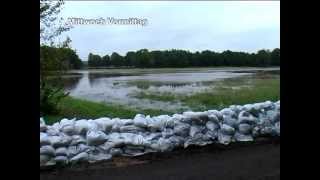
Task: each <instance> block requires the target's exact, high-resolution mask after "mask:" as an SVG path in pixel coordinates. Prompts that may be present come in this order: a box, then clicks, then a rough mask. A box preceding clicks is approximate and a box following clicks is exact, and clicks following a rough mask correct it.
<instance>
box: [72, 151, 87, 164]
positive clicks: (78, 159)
mask: <svg viewBox="0 0 320 180" xmlns="http://www.w3.org/2000/svg"><path fill="white" fill-rule="evenodd" d="M88 159H89V154H88V153H86V152H82V153H79V154H77V155H76V156H74V157H73V158H71V159H70V162H71V163H76V162H87V161H88Z"/></svg>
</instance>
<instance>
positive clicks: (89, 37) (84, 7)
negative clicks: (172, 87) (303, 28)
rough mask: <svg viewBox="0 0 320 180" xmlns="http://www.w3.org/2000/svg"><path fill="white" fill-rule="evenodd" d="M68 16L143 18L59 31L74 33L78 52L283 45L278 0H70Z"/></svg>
mask: <svg viewBox="0 0 320 180" xmlns="http://www.w3.org/2000/svg"><path fill="white" fill-rule="evenodd" d="M61 16H62V17H63V18H64V19H68V18H70V17H77V18H86V19H93V18H94V19H95V18H104V19H106V20H107V18H109V17H110V18H111V17H113V18H116V19H117V18H121V19H126V18H141V19H147V20H148V24H147V25H146V26H140V25H110V24H108V25H74V26H73V28H72V29H71V30H70V31H68V32H66V33H64V34H63V36H61V39H63V38H64V37H65V36H69V37H70V38H71V39H72V48H74V49H76V50H77V52H78V54H79V55H80V58H81V59H83V60H87V56H88V54H89V53H90V52H91V53H94V54H99V55H101V56H103V55H106V54H109V55H110V54H111V53H112V52H118V53H120V54H121V55H125V53H126V52H128V51H136V50H139V49H143V48H147V49H149V50H165V49H173V48H174V49H184V50H190V51H192V52H194V51H202V50H207V49H208V50H213V51H218V52H221V51H224V50H233V51H247V52H256V51H257V50H259V49H273V48H277V47H280V2H279V1H262V2H261V1H256V2H254V1H218V2H215V1H203V2H196V1H192V2H188V1H185V2H180V1H175V2H168V1H158V2H157V1H150V2H147V1H136V2H108V1H95V2H89V1H66V3H65V4H64V6H63V9H62V11H61Z"/></svg>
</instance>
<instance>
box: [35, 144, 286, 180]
mask: <svg viewBox="0 0 320 180" xmlns="http://www.w3.org/2000/svg"><path fill="white" fill-rule="evenodd" d="M40 179H41V180H73V179H75V180H87V179H90V180H109V179H110V180H160V179H165V180H194V179H196V180H198V179H200V180H207V179H208V180H209V179H210V180H215V179H216V180H278V179H280V138H279V139H278V138H276V139H275V138H273V139H270V138H268V139H264V138H261V139H259V140H257V141H256V142H254V143H252V142H249V143H235V144H231V145H229V146H223V145H214V144H213V145H208V146H205V147H188V148H187V149H177V150H175V151H173V152H170V153H154V154H147V155H144V156H140V157H134V158H126V157H115V158H113V160H112V161H108V162H100V163H95V164H81V165H76V166H73V167H64V168H54V169H46V170H40Z"/></svg>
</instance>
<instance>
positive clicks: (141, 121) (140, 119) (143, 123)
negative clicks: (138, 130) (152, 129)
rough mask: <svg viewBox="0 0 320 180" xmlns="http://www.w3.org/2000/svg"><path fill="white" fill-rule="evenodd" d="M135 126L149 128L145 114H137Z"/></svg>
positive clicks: (134, 119) (134, 120)
mask: <svg viewBox="0 0 320 180" xmlns="http://www.w3.org/2000/svg"><path fill="white" fill-rule="evenodd" d="M133 124H134V125H135V126H137V127H142V128H145V127H148V122H147V120H146V117H145V116H144V115H143V114H137V115H136V116H135V117H134V118H133Z"/></svg>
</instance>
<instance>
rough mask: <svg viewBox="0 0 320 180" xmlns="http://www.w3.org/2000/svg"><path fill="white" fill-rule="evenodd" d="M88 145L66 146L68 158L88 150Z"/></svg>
mask: <svg viewBox="0 0 320 180" xmlns="http://www.w3.org/2000/svg"><path fill="white" fill-rule="evenodd" d="M89 150H90V149H89V146H87V145H85V144H78V145H77V146H69V147H68V158H72V157H74V156H76V155H77V154H79V153H82V152H87V151H89Z"/></svg>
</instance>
